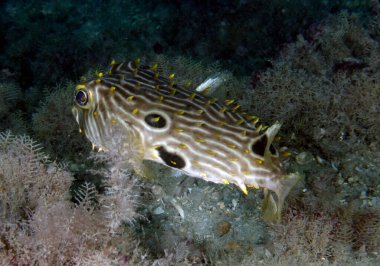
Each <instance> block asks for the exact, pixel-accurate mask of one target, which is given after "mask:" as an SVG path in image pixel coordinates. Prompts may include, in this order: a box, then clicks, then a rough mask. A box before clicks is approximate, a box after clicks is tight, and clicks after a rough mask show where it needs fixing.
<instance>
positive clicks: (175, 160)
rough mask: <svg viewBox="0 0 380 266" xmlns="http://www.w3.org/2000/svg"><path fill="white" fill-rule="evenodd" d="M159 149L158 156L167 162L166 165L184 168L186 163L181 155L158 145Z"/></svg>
mask: <svg viewBox="0 0 380 266" xmlns="http://www.w3.org/2000/svg"><path fill="white" fill-rule="evenodd" d="M157 151H158V156H159V157H160V158H161V159H162V160H163V161H164V162H165V164H166V165H168V166H171V167H173V168H177V169H182V168H184V167H185V166H186V163H185V161H184V160H183V159H182V157H181V156H179V155H177V154H175V153H170V152H168V151H167V150H166V149H165V148H164V147H162V146H160V147H158V148H157Z"/></svg>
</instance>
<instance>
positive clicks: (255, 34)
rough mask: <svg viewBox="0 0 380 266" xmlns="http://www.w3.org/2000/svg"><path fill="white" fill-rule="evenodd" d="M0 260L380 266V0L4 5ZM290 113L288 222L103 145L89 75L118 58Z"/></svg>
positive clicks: (281, 117) (265, 110) (0, 27)
mask: <svg viewBox="0 0 380 266" xmlns="http://www.w3.org/2000/svg"><path fill="white" fill-rule="evenodd" d="M0 10H1V14H2V16H1V17H0V20H1V24H0V31H1V35H0V47H1V53H0V59H1V60H0V69H1V72H0V132H1V133H0V265H379V264H380V138H379V136H380V5H379V3H378V1H311V0H310V1H301V0H299V1H298V0H297V1H275V0H272V1H264V0H261V1H260V0H259V1H257V0H252V1H218V0H210V1H196V0H192V1H154V0H151V1H121V0H114V1H90V2H86V1H81V2H80V3H79V1H38V0H34V1H17V0H15V1H2V2H1V3H0ZM135 58H141V61H142V62H143V63H146V64H152V63H157V64H158V66H159V69H160V71H161V73H162V75H164V76H168V75H169V74H170V73H173V72H174V73H176V75H175V79H176V81H177V82H178V83H179V84H181V83H182V84H184V83H185V82H186V81H192V82H193V84H195V85H197V84H200V83H201V82H202V81H204V80H205V79H207V77H210V76H211V75H213V74H215V73H220V72H223V73H224V74H223V75H224V77H225V81H224V83H223V84H222V86H220V87H219V88H218V89H217V90H216V91H215V92H214V93H213V95H212V97H217V98H218V99H220V100H223V99H226V98H235V99H237V100H238V102H239V103H240V104H241V105H242V107H243V108H244V109H245V110H247V111H248V112H250V113H252V114H255V115H257V116H258V117H260V123H263V125H270V124H272V123H274V122H275V121H280V122H281V123H282V128H281V132H280V138H279V140H278V141H277V144H276V145H278V146H282V147H284V146H286V147H287V150H286V155H287V159H286V160H285V161H284V171H285V172H288V173H290V172H298V173H299V174H300V175H301V176H302V180H300V182H299V183H298V184H297V185H296V186H295V187H294V188H293V190H292V191H291V193H290V194H289V196H288V197H287V200H286V204H285V206H284V209H283V212H282V215H281V221H280V223H278V224H272V223H268V222H265V221H264V220H263V219H262V215H261V203H262V200H263V191H262V190H253V189H252V190H249V194H248V195H247V196H246V195H244V194H243V193H242V192H241V191H240V190H239V189H238V188H237V187H235V186H231V185H218V184H214V183H210V182H206V181H203V180H201V179H195V178H193V177H189V176H186V175H184V174H178V173H176V172H174V171H172V170H171V169H169V168H167V167H165V166H162V165H158V164H154V163H151V162H146V166H147V167H149V168H150V169H152V172H153V178H150V179H148V178H143V177H140V176H139V175H137V174H136V173H134V172H133V170H131V169H129V168H128V166H126V164H125V161H126V160H129V159H130V158H123V157H122V156H120V154H119V153H118V152H117V151H116V150H115V151H108V152H94V151H91V143H90V142H89V141H88V140H87V139H86V137H85V136H84V135H81V134H80V133H79V132H78V125H77V124H76V122H75V119H74V117H73V116H72V113H71V107H72V105H73V104H74V103H73V92H74V88H75V84H76V83H77V82H78V81H79V80H81V79H82V76H86V77H91V76H94V74H95V72H97V71H101V70H102V69H104V68H105V66H107V64H109V63H110V62H111V60H113V59H114V60H116V61H125V60H133V59H135Z"/></svg>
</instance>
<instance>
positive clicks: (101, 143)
mask: <svg viewBox="0 0 380 266" xmlns="http://www.w3.org/2000/svg"><path fill="white" fill-rule="evenodd" d="M160 70H161V69H160V68H159V67H158V65H157V64H152V65H145V64H141V61H140V60H139V59H136V60H134V61H130V62H121V63H116V62H115V61H114V60H113V61H112V63H111V65H110V66H109V68H108V69H107V70H106V71H104V72H97V73H96V76H95V77H94V78H91V79H89V80H86V81H83V82H79V83H78V84H77V85H76V88H75V92H74V105H73V108H72V112H73V115H74V117H75V120H76V122H77V123H78V125H79V131H80V132H81V133H83V134H85V136H86V137H87V138H88V139H89V140H90V142H91V143H92V144H93V146H96V147H98V148H99V149H103V150H105V151H107V150H110V149H115V148H116V149H118V150H120V152H121V154H123V151H124V150H128V151H129V152H128V154H127V153H124V154H125V156H129V160H130V162H131V164H130V165H132V167H133V168H134V170H135V171H136V172H137V173H138V174H140V175H143V176H144V175H145V174H144V172H145V170H144V166H143V163H142V162H143V161H146V160H147V161H154V162H158V163H160V164H163V165H166V166H168V167H170V168H172V169H176V170H177V171H180V172H182V173H184V174H186V175H188V176H191V177H196V178H201V179H203V180H205V181H210V182H213V183H219V184H226V185H229V184H233V185H236V186H237V187H238V188H240V190H241V191H242V192H243V193H244V194H245V195H247V194H248V189H251V188H253V189H261V188H263V189H264V199H263V203H262V212H263V218H264V219H265V220H266V221H269V222H279V221H280V219H281V211H282V207H283V205H284V201H285V198H286V196H287V195H288V194H289V192H290V190H291V189H292V188H293V187H294V186H295V184H296V183H297V182H298V180H299V178H300V176H299V174H298V173H291V174H284V173H283V170H282V168H283V167H282V162H283V156H282V154H281V152H279V149H277V148H276V147H275V145H274V139H275V137H276V135H277V133H278V131H279V130H280V127H281V124H280V123H279V122H275V123H274V124H273V125H271V126H269V127H265V126H263V124H260V123H259V118H258V117H257V116H254V115H248V114H247V112H245V111H244V110H242V107H241V105H240V104H239V103H237V102H236V101H235V100H233V99H225V100H224V101H219V100H218V99H217V98H213V97H211V95H209V92H210V91H213V90H214V89H215V88H212V87H211V86H205V85H204V84H217V85H218V86H219V85H220V82H218V79H217V76H213V77H212V79H211V82H210V80H206V82H203V83H202V84H200V85H198V86H197V87H196V88H194V86H192V85H191V84H190V83H188V82H187V83H185V84H182V83H179V82H177V81H176V79H175V74H170V75H168V76H167V77H164V76H163V75H162V71H160ZM115 139H121V140H122V142H123V145H119V146H117V147H115V145H112V143H111V142H112V141H113V140H115ZM131 151H132V152H131Z"/></svg>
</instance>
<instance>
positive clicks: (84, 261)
mask: <svg viewBox="0 0 380 266" xmlns="http://www.w3.org/2000/svg"><path fill="white" fill-rule="evenodd" d="M71 181H72V175H71V173H69V172H67V171H66V170H64V169H63V168H61V167H60V166H59V165H57V164H56V163H53V162H50V161H49V160H48V158H47V156H46V155H45V154H44V153H42V152H41V146H40V145H39V144H37V143H36V142H35V141H33V140H32V139H31V138H29V137H27V136H14V135H12V134H11V133H10V132H5V133H1V134H0V262H4V263H10V264H20V265H27V264H28V265H37V264H38V265H68V264H70V265H71V264H75V265H115V264H119V263H121V262H122V261H129V262H131V263H132V262H134V263H136V264H137V263H141V264H143V263H146V262H148V261H149V260H148V259H147V257H146V256H145V255H144V252H142V250H140V249H139V247H138V244H137V243H135V241H134V240H133V239H132V238H131V237H130V234H129V233H127V231H126V230H125V229H127V228H122V227H119V228H117V229H116V228H113V231H112V232H114V233H110V230H109V229H110V227H109V223H110V220H108V219H107V217H105V216H104V209H105V208H106V207H105V206H104V205H103V204H102V203H103V202H107V200H105V199H103V198H107V196H106V195H99V194H98V193H97V192H96V190H95V187H94V186H93V185H91V184H89V183H85V184H83V185H82V186H81V187H79V189H78V190H77V192H75V193H74V194H75V198H76V200H77V204H76V205H75V204H74V203H72V202H70V201H69V196H70V195H69V188H70V185H71ZM132 186H133V183H132V184H129V187H131V188H130V189H129V190H128V191H129V192H131V193H132V191H136V189H132ZM134 193H136V192H134ZM123 196H124V195H123ZM126 196H127V199H131V197H130V196H129V197H128V195H126ZM118 207H125V205H123V206H120V205H119V206H118ZM128 214H129V215H135V213H134V212H131V210H130V208H129V209H128ZM111 216H112V215H111ZM113 217H114V215H113V216H112V218H113ZM124 218H125V216H124ZM131 218H132V217H131Z"/></svg>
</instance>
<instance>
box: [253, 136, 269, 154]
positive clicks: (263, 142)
mask: <svg viewBox="0 0 380 266" xmlns="http://www.w3.org/2000/svg"><path fill="white" fill-rule="evenodd" d="M267 143H268V137H267V135H262V136H261V137H260V138H259V139H258V140H257V141H256V142H255V143H253V144H252V147H251V149H252V151H253V152H254V153H256V154H257V155H260V156H262V157H264V154H265V148H266V147H267Z"/></svg>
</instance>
